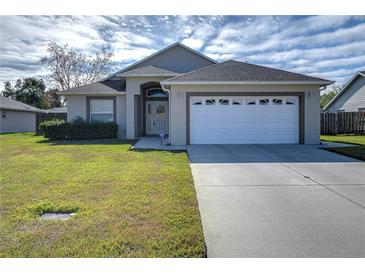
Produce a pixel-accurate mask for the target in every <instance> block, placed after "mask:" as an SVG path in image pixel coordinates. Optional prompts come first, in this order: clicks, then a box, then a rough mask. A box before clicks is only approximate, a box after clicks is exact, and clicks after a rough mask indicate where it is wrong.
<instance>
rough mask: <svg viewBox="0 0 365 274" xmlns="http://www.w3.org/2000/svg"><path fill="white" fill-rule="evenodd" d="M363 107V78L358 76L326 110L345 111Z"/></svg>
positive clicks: (364, 103) (364, 96) (364, 91)
mask: <svg viewBox="0 0 365 274" xmlns="http://www.w3.org/2000/svg"><path fill="white" fill-rule="evenodd" d="M359 108H365V78H364V77H361V76H359V78H358V79H357V80H355V81H354V82H353V83H352V85H351V86H349V87H348V88H347V90H345V92H344V93H343V94H342V95H341V96H340V97H338V98H337V99H336V101H335V102H334V103H333V104H332V105H331V106H330V107H329V108H328V110H327V111H328V112H337V111H338V110H343V111H346V112H350V111H358V109H359Z"/></svg>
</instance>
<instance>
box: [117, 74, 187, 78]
mask: <svg viewBox="0 0 365 274" xmlns="http://www.w3.org/2000/svg"><path fill="white" fill-rule="evenodd" d="M179 75H181V73H171V74H163V73H161V74H158V73H151V74H123V73H122V74H120V75H118V76H120V77H123V78H126V77H175V76H179Z"/></svg>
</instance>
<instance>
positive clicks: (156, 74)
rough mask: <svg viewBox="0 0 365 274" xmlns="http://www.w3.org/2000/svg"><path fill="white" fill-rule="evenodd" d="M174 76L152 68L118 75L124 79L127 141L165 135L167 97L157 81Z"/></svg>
mask: <svg viewBox="0 0 365 274" xmlns="http://www.w3.org/2000/svg"><path fill="white" fill-rule="evenodd" d="M176 75H177V73H175V72H170V71H166V70H162V69H161V68H156V67H153V66H152V67H147V68H143V69H142V68H141V69H136V70H133V71H128V72H125V73H123V74H122V75H121V76H122V77H124V78H125V79H126V116H127V119H126V133H127V134H126V135H127V139H138V138H141V137H145V136H147V137H151V136H160V135H161V134H166V135H169V133H170V130H169V129H170V101H169V95H170V94H169V93H168V92H167V91H165V90H164V89H162V87H161V84H160V82H161V81H164V80H166V79H168V78H170V77H173V76H176ZM167 139H168V140H167V142H166V143H169V142H170V141H169V138H167Z"/></svg>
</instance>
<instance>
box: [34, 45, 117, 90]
mask: <svg viewBox="0 0 365 274" xmlns="http://www.w3.org/2000/svg"><path fill="white" fill-rule="evenodd" d="M47 52H48V56H45V57H43V58H42V59H41V63H42V64H43V65H44V66H46V67H47V68H48V69H49V70H50V75H49V79H50V81H51V82H53V83H54V84H56V85H57V86H58V87H59V88H60V89H61V90H66V89H70V88H73V87H78V86H83V85H86V84H90V83H93V82H95V81H97V80H100V79H101V78H102V77H104V76H106V75H107V74H108V73H110V71H111V70H112V68H113V63H112V61H111V57H112V53H111V52H108V51H107V50H106V48H105V47H103V48H102V49H101V51H100V52H97V53H96V55H95V56H94V57H90V56H86V55H84V54H83V53H81V52H79V51H77V50H76V49H73V48H71V47H69V46H68V45H63V46H60V45H58V44H57V43H55V42H51V43H50V44H49V45H48V49H47Z"/></svg>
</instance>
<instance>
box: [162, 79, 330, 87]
mask: <svg viewBox="0 0 365 274" xmlns="http://www.w3.org/2000/svg"><path fill="white" fill-rule="evenodd" d="M333 83H334V82H333V81H326V80H324V81H169V80H167V81H162V82H161V84H163V85H212V84H213V85H214V84H215V85H237V84H240V85H283V84H284V85H285V84H290V85H320V86H327V85H332V84H333Z"/></svg>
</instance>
